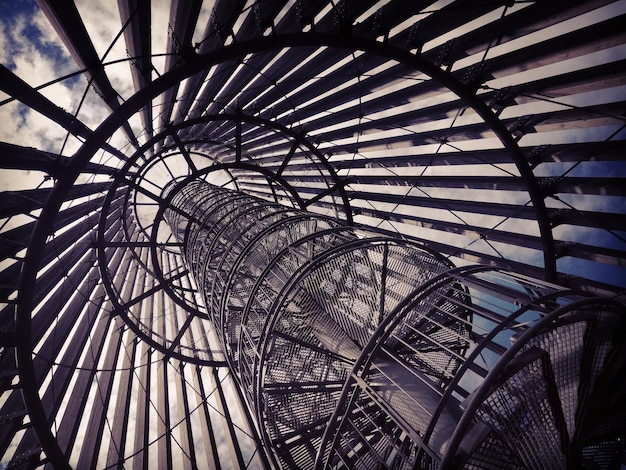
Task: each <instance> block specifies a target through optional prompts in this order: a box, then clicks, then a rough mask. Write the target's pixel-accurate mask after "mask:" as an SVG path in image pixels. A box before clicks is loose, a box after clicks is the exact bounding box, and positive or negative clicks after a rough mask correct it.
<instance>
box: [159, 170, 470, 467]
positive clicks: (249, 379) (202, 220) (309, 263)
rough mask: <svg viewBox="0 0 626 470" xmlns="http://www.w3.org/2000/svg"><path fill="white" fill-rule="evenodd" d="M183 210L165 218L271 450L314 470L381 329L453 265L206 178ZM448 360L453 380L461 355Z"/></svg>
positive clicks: (182, 194)
mask: <svg viewBox="0 0 626 470" xmlns="http://www.w3.org/2000/svg"><path fill="white" fill-rule="evenodd" d="M172 206H173V209H168V210H167V211H166V212H165V218H166V220H167V222H168V224H169V226H170V228H171V229H172V232H173V234H174V236H175V237H176V238H177V240H178V241H179V242H181V243H183V245H184V247H183V250H184V254H185V259H186V262H187V264H188V268H189V269H190V271H191V272H192V273H193V276H194V278H195V280H196V283H197V285H198V288H199V291H200V292H201V294H202V295H203V297H204V301H205V305H207V307H208V308H209V312H210V317H211V319H212V321H213V322H214V324H215V326H216V329H217V330H218V332H219V334H220V338H221V340H222V343H223V347H224V348H225V351H226V353H227V356H228V360H229V363H230V365H231V367H232V369H233V371H234V372H235V374H236V377H237V379H238V381H239V384H240V386H241V388H242V390H243V393H244V396H245V397H246V398H247V401H248V404H249V405H250V406H251V408H252V409H253V412H254V413H255V414H256V419H257V422H258V425H259V428H260V430H261V435H262V438H263V440H264V443H265V445H266V446H267V448H268V449H271V453H272V454H273V456H274V457H275V458H276V460H277V462H278V463H280V464H281V465H283V466H285V467H300V468H305V467H310V466H311V465H312V464H313V462H314V461H315V458H316V455H317V452H318V450H319V446H320V444H321V440H322V436H323V434H324V431H325V430H326V424H327V423H328V420H329V419H330V417H331V415H332V414H333V412H334V411H335V409H336V407H337V404H338V402H339V399H340V395H341V391H342V389H343V387H344V385H345V383H346V381H347V380H348V378H349V377H350V374H351V370H352V368H353V367H354V365H355V364H356V363H357V361H358V359H359V357H360V356H361V353H362V350H363V348H364V347H365V346H366V345H367V343H368V342H369V341H370V340H371V338H372V337H373V335H374V334H375V332H376V330H377V327H378V325H379V324H380V323H381V322H382V321H383V320H384V318H385V317H386V316H387V315H388V314H389V313H390V312H391V311H393V309H394V308H395V307H396V306H397V305H398V303H399V302H400V301H402V300H403V299H404V298H405V297H406V296H407V295H410V294H411V293H412V292H413V290H414V289H415V287H416V286H417V285H419V284H421V283H423V282H426V281H428V280H429V279H431V278H433V277H435V276H437V275H439V274H441V273H443V272H445V271H447V270H449V269H450V268H451V265H450V263H449V262H447V261H446V260H445V259H443V258H442V257H441V256H439V255H438V254H436V253H433V252H431V251H429V250H428V249H426V248H424V247H422V246H418V245H416V244H413V243H410V242H407V241H406V240H401V239H394V238H390V237H388V236H384V235H381V234H380V233H378V232H376V231H373V230H370V229H364V228H355V227H350V226H346V225H344V224H343V223H342V222H341V221H339V220H336V219H332V218H329V217H325V216H321V215H315V214H310V213H307V212H304V211H299V210H294V209H286V208H284V207H282V206H280V205H277V204H274V203H271V202H268V201H265V200H262V199H259V198H255V197H252V196H249V195H245V194H243V193H238V192H234V191H229V190H226V189H223V188H218V187H214V186H211V185H209V184H208V183H206V182H204V181H199V180H195V181H191V182H189V183H188V184H186V185H185V186H183V187H182V188H179V189H178V192H177V194H175V195H174V197H173V199H172ZM183 214H189V215H190V216H191V217H186V216H185V215H183ZM459 323H460V324H462V318H461V319H459ZM467 336H468V331H467V328H464V327H462V326H461V327H459V328H457V329H456V337H457V342H458V343H459V344H461V345H465V344H467ZM416 341H419V339H416V340H414V342H416ZM407 346H409V347H411V344H408V345H407ZM461 349H462V348H461ZM444 354H445V353H444ZM387 362H389V361H387ZM445 362H446V363H445V365H443V366H442V367H443V368H444V369H445V370H446V371H447V375H448V376H450V375H452V374H453V373H454V370H455V368H456V367H458V363H459V361H458V360H455V359H454V358H450V359H449V360H448V361H445ZM378 364H379V366H380V368H381V369H383V368H384V369H385V370H387V372H389V371H391V372H389V373H388V374H387V376H386V377H382V378H381V377H379V381H380V380H383V382H384V381H387V382H390V383H391V382H397V383H404V382H406V379H402V380H400V376H401V375H403V371H402V370H398V368H397V367H395V368H394V367H391V366H389V365H388V364H387V363H385V362H384V361H383V360H382V359H381V360H380V361H378ZM381 364H387V365H385V366H384V367H383V365H381ZM442 375H446V374H443V373H442ZM382 387H383V388H385V385H384V384H383V385H382ZM422 387H424V386H423V385H422ZM388 388H389V389H391V386H389V387H388ZM404 388H405V389H406V390H410V391H409V394H413V395H418V398H419V394H420V392H419V391H418V390H413V389H412V388H411V387H409V386H406V387H404ZM413 388H415V387H413ZM418 388H419V387H418ZM424 393H425V392H424ZM437 396H440V394H439V395H437ZM399 399H400V402H401V403H403V404H405V403H404V402H403V401H402V397H400V398H399ZM396 401H397V400H396ZM391 403H394V402H393V401H392V402H391ZM436 404H437V401H436V400H433V403H432V404H428V405H427V406H429V407H435V406H436Z"/></svg>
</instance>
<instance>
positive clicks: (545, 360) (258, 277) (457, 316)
mask: <svg viewBox="0 0 626 470" xmlns="http://www.w3.org/2000/svg"><path fill="white" fill-rule="evenodd" d="M165 194H166V195H167V196H166V199H167V200H168V201H169V204H168V208H167V209H166V210H165V214H164V217H165V220H166V221H167V223H168V225H169V226H170V228H171V229H172V232H173V235H174V238H175V239H176V240H177V241H178V242H179V243H180V244H181V245H182V250H183V256H184V259H185V264H186V266H187V268H188V269H189V270H190V271H191V272H192V274H193V277H194V279H195V280H196V282H197V286H198V290H199V292H200V294H201V295H202V297H203V299H204V303H205V305H206V306H207V309H208V316H209V319H210V320H212V322H213V324H214V325H216V326H217V330H218V336H219V337H220V342H221V344H222V345H223V349H224V352H225V354H226V356H227V358H228V362H229V364H230V367H231V370H232V371H233V373H234V374H235V375H236V376H237V381H238V384H239V386H240V387H241V389H242V390H243V392H244V395H245V397H246V399H247V402H248V403H249V404H250V406H251V408H252V410H253V411H254V413H255V415H256V420H257V423H258V426H259V431H260V435H261V437H262V439H263V442H264V444H265V448H266V449H267V450H268V451H269V454H270V457H273V458H274V465H276V466H277V467H281V468H313V467H317V468H362V469H370V468H438V467H439V466H440V465H441V466H442V467H444V468H447V467H448V466H451V465H454V466H455V467H466V466H467V467H469V468H510V467H511V466H514V467H520V468H547V467H563V468H565V467H567V468H572V467H581V466H584V467H590V466H606V467H616V466H619V464H620V461H621V458H622V456H623V453H624V448H625V440H626V434H625V432H626V427H625V426H624V425H623V424H618V421H616V420H615V419H613V418H610V419H609V418H608V416H607V415H606V414H605V412H601V413H600V416H602V417H600V418H599V420H597V421H596V418H589V417H588V416H585V414H586V412H583V410H587V409H591V408H593V407H594V403H597V402H598V401H603V400H607V401H608V402H609V403H616V402H617V401H618V400H620V399H621V398H622V392H621V391H619V390H620V389H622V388H623V384H621V379H620V378H619V377H620V374H621V373H622V372H624V363H625V360H626V358H625V357H624V352H623V335H624V334H625V333H626V319H625V318H624V316H623V311H621V310H622V309H621V308H620V306H619V304H617V303H613V302H612V301H609V300H606V299H598V298H588V297H587V298H585V297H584V296H582V297H581V295H580V294H575V293H572V292H568V291H567V290H565V289H562V288H558V287H557V286H553V285H550V284H546V283H543V282H541V281H538V280H533V279H529V278H525V277H522V276H519V275H516V274H513V273H507V272H504V271H502V270H496V269H490V268H486V267H480V266H479V267H470V268H465V269H452V266H451V265H450V263H449V261H447V260H446V259H445V258H444V257H442V256H441V255H438V254H436V253H433V252H431V251H429V250H427V249H426V248H425V247H424V246H421V245H417V244H415V243H411V242H408V241H406V240H402V239H400V238H393V237H389V236H385V235H384V234H381V233H378V232H376V231H375V230H372V229H370V228H365V227H357V226H348V225H345V224H342V223H341V222H340V221H339V220H336V219H331V218H328V217H322V216H318V215H314V214H310V213H305V212H302V211H296V210H290V209H286V208H285V207H284V206H280V205H278V204H272V203H270V202H268V201H266V200H263V199H259V198H256V197H253V196H249V195H246V194H244V193H241V192H234V191H231V190H227V189H223V188H219V187H217V186H213V185H210V184H208V183H207V182H205V181H203V180H198V179H192V180H191V181H188V180H185V181H183V182H181V183H178V184H175V183H172V184H171V185H170V186H168V187H166V188H165ZM510 338H514V339H515V342H514V345H513V346H511V345H510V344H508V341H509V339H510ZM599 344H602V345H603V346H602V348H601V349H602V352H599V351H598V349H596V348H595V346H597V345H599ZM597 354H600V355H602V356H603V357H604V358H605V359H603V360H601V361H597ZM600 377H602V378H600ZM477 384H478V387H476V385H477ZM613 390H616V391H615V392H613ZM576 391H578V393H576ZM601 396H602V397H603V398H600V397H601ZM581 413H582V415H583V416H582V417H581ZM621 417H623V414H622V416H621ZM531 434H532V435H531Z"/></svg>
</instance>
